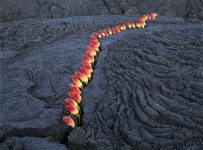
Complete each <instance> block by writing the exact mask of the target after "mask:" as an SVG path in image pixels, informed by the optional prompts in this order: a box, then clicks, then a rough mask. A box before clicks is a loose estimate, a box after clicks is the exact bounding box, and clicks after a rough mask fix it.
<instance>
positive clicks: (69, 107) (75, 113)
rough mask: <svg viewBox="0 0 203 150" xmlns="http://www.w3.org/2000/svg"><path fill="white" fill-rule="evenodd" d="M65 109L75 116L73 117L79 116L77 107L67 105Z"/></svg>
mask: <svg viewBox="0 0 203 150" xmlns="http://www.w3.org/2000/svg"><path fill="white" fill-rule="evenodd" d="M65 109H66V110H67V111H68V112H69V113H71V114H73V115H76V116H79V110H78V109H77V108H76V107H74V106H72V105H66V106H65Z"/></svg>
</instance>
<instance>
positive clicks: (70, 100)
mask: <svg viewBox="0 0 203 150" xmlns="http://www.w3.org/2000/svg"><path fill="white" fill-rule="evenodd" d="M65 102H66V104H68V105H71V106H73V107H76V108H77V109H78V110H80V106H79V105H78V103H77V102H76V101H75V100H73V99H72V98H66V99H65Z"/></svg>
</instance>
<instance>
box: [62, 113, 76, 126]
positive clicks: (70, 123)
mask: <svg viewBox="0 0 203 150" xmlns="http://www.w3.org/2000/svg"><path fill="white" fill-rule="evenodd" d="M63 121H64V122H65V123H66V124H67V125H69V126H71V127H72V128H75V122H74V121H73V119H72V118H71V117H70V116H63Z"/></svg>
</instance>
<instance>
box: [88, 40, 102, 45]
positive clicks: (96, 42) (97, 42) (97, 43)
mask: <svg viewBox="0 0 203 150" xmlns="http://www.w3.org/2000/svg"><path fill="white" fill-rule="evenodd" d="M91 43H92V44H94V45H96V47H99V45H100V43H99V41H98V40H90V44H91Z"/></svg>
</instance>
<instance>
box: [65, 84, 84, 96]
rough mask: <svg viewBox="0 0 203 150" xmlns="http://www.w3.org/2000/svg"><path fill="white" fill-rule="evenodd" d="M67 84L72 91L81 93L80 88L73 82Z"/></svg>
mask: <svg viewBox="0 0 203 150" xmlns="http://www.w3.org/2000/svg"><path fill="white" fill-rule="evenodd" d="M68 85H69V87H70V88H71V90H72V91H74V92H76V93H78V94H81V91H80V89H79V87H78V86H77V85H75V84H73V83H69V84H68Z"/></svg>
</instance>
